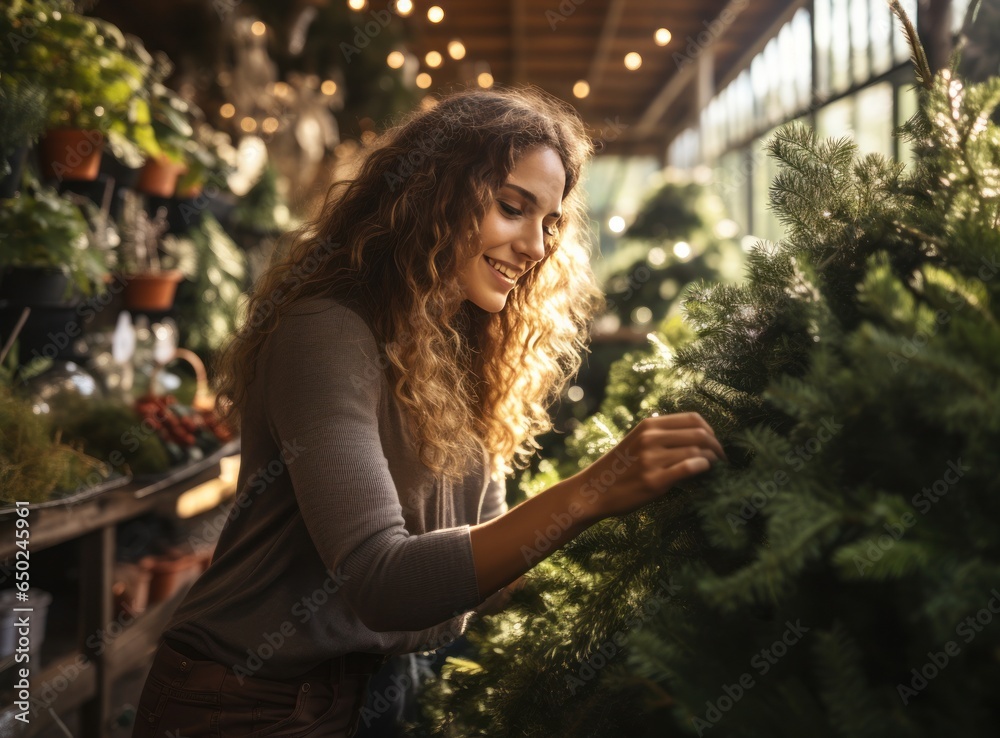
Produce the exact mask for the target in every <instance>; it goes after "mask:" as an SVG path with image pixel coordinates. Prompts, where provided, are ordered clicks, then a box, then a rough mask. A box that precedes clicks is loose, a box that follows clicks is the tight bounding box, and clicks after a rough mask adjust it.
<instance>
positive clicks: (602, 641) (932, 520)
mask: <svg viewBox="0 0 1000 738" xmlns="http://www.w3.org/2000/svg"><path fill="white" fill-rule="evenodd" d="M896 10H897V13H901V11H899V10H898V6H897V7H896ZM904 23H905V25H907V30H908V34H909V35H910V37H911V45H912V47H913V49H914V64H915V67H916V71H917V79H918V82H919V98H920V105H919V111H918V113H917V114H916V115H915V116H914V118H913V119H912V120H911V121H909V122H908V124H907V125H906V126H904V127H903V128H904V130H903V131H902V135H905V136H906V137H907V138H908V139H909V140H910V141H911V142H912V143H913V145H914V151H915V154H916V160H915V163H914V165H913V167H912V170H909V169H907V168H904V166H903V165H901V164H898V163H894V162H892V161H889V160H886V159H884V158H883V157H881V156H878V155H867V156H861V155H859V153H858V152H857V150H856V147H855V145H854V144H853V143H852V142H851V141H850V140H849V139H846V138H845V139H837V140H827V141H818V140H817V139H816V137H815V136H814V134H813V133H812V132H811V131H810V130H809V129H808V128H806V127H804V126H802V125H799V124H790V125H787V126H784V127H782V128H781V129H780V130H779V131H778V132H777V133H776V134H775V135H774V136H773V137H772V139H771V140H770V141H769V143H768V146H767V148H768V150H769V153H770V154H771V155H772V156H774V157H775V158H776V159H777V161H778V162H779V164H780V173H779V175H778V176H777V177H776V179H775V180H774V182H773V184H772V187H771V200H772V206H773V208H774V209H775V211H776V213H777V214H778V215H779V216H780V218H781V220H782V222H783V224H784V226H785V228H786V231H785V237H784V238H783V239H782V240H781V241H779V242H778V243H769V242H761V243H758V244H757V246H756V247H755V248H754V249H753V251H752V252H751V254H750V255H749V259H748V267H747V276H746V280H745V282H744V283H742V284H739V285H713V284H710V283H704V282H702V283H698V284H697V285H695V286H694V287H692V288H690V289H689V290H688V291H687V292H686V294H685V300H684V308H685V310H684V312H685V318H686V321H685V323H684V324H683V325H678V324H676V323H671V324H668V325H667V326H665V327H664V332H663V333H661V335H660V337H659V338H658V339H657V340H655V341H654V342H653V345H652V347H651V349H650V350H649V351H646V352H636V353H633V354H631V355H629V356H627V357H626V358H625V359H623V360H622V361H621V362H620V363H619V364H618V365H616V366H615V368H614V371H613V372H612V375H611V377H610V382H609V387H608V394H607V396H606V398H605V402H604V404H603V405H602V408H601V411H600V412H599V413H597V414H596V415H595V416H593V417H592V418H590V419H589V420H588V421H587V422H586V423H585V424H583V426H581V427H580V428H579V429H578V430H577V432H576V433H575V434H574V436H573V437H572V438H571V439H569V445H570V448H571V453H572V454H573V455H574V456H575V457H576V458H577V459H578V462H579V465H580V467H581V468H584V467H586V466H587V465H589V464H590V463H592V462H593V461H594V460H596V459H597V458H598V457H599V456H600V455H601V454H603V453H606V452H607V451H609V450H611V449H612V448H613V447H614V445H615V443H616V441H617V440H618V439H620V438H621V437H622V436H623V435H624V434H625V432H626V431H627V430H628V429H629V428H631V427H632V426H633V425H634V424H635V423H636V422H638V420H639V419H641V418H642V417H645V416H647V415H649V414H651V413H652V412H653V411H657V412H659V413H660V414H663V413H667V412H679V411H688V410H696V411H698V412H700V413H701V414H702V415H703V416H704V417H705V418H706V419H707V420H708V421H709V422H710V423H711V424H712V426H713V427H714V428H715V429H716V432H717V433H718V435H719V437H720V439H722V440H723V442H724V444H725V446H726V448H727V453H728V456H729V459H730V462H729V463H728V464H726V465H719V466H716V467H715V468H714V469H713V470H711V471H710V472H707V473H705V474H703V475H700V476H699V477H696V478H694V479H692V480H689V482H687V483H685V484H684V485H681V486H680V487H677V488H674V489H672V490H671V491H670V493H669V494H667V495H666V496H665V497H664V498H662V499H660V500H658V501H657V502H655V503H653V504H651V505H647V506H646V507H644V508H641V509H640V510H638V511H636V512H634V513H632V514H630V515H628V516H625V517H622V518H612V519H608V520H604V521H602V522H601V523H599V524H597V525H595V526H593V527H591V528H590V529H588V530H587V531H586V532H585V533H584V534H583V535H581V536H579V537H578V538H576V539H575V540H573V541H572V542H571V543H569V544H567V545H566V546H564V547H563V548H562V549H560V550H559V551H557V552H555V553H554V554H552V555H551V556H549V557H548V558H546V559H545V560H544V561H542V562H540V563H539V564H537V565H536V566H535V567H534V568H533V569H532V570H531V571H530V572H529V574H528V576H527V579H528V585H527V586H526V587H525V588H524V589H523V590H521V592H519V593H518V594H517V595H516V596H515V599H514V602H513V604H512V605H511V606H510V607H509V608H508V609H507V610H506V611H504V612H502V613H500V614H498V615H495V616H489V617H484V618H483V619H481V620H479V621H476V622H474V624H473V626H472V628H471V629H470V631H469V633H468V638H469V640H470V641H472V642H473V643H474V644H475V645H476V646H477V647H478V656H477V658H476V659H475V660H474V661H473V660H451V661H450V662H449V663H447V664H446V665H445V667H444V669H443V672H442V679H440V680H438V681H437V682H435V683H434V684H433V685H431V686H430V687H429V690H428V691H427V692H426V693H425V694H424V704H425V712H426V722H425V724H424V725H423V726H421V730H422V731H424V732H427V733H434V734H437V735H446V736H463V737H464V736H480V735H482V736H567V737H569V736H572V737H573V738H578V737H580V736H608V737H611V736H615V737H617V736H682V735H683V736H687V735H708V736H727V737H728V736H738V737H750V736H753V737H755V738H756V737H759V736H767V737H769V738H770V737H774V736H778V737H781V736H789V737H790V738H792V737H794V738H801V737H802V736H810V737H814V736H820V737H826V736H829V737H830V738H833V737H843V738H847V737H850V738H859V737H864V736H872V737H873V738H875V737H878V738H886V737H889V738H894V737H896V736H899V737H904V736H905V737H907V738H910V737H915V736H942V735H962V736H967V737H976V736H993V735H996V734H997V730H998V728H1000V707H998V706H997V703H996V700H995V699H994V692H995V689H996V685H997V684H1000V455H998V453H997V450H998V449H1000V411H998V408H1000V325H998V314H1000V277H998V273H1000V129H998V127H997V126H996V125H995V124H994V123H993V122H992V121H991V120H990V116H991V114H992V112H993V111H994V109H995V108H997V106H998V103H1000V78H996V77H992V78H989V79H986V80H985V81H984V82H981V83H976V84H967V83H965V82H963V81H962V80H961V79H960V78H959V77H958V76H956V74H955V72H954V69H956V68H957V60H953V62H952V64H951V67H950V68H948V69H944V70H942V71H941V72H940V73H938V74H937V75H932V74H931V73H930V70H929V69H928V67H927V64H926V59H925V57H924V56H923V53H922V50H921V49H920V46H919V43H918V42H917V41H916V38H915V34H914V33H913V31H912V27H909V26H908V22H906V21H905V19H904ZM555 481H557V477H556V474H555V471H554V469H551V468H549V470H548V471H545V470H543V471H542V472H541V473H539V474H538V475H536V476H535V477H534V478H531V479H528V480H526V483H525V485H524V490H525V492H526V493H528V494H533V493H535V492H537V491H538V490H540V489H543V488H545V487H546V486H548V485H550V484H552V483H553V482H555Z"/></svg>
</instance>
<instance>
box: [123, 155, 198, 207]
mask: <svg viewBox="0 0 1000 738" xmlns="http://www.w3.org/2000/svg"><path fill="white" fill-rule="evenodd" d="M186 170H187V167H186V166H184V165H183V164H178V163H177V162H175V161H172V160H171V159H169V158H167V157H165V156H161V157H158V158H155V159H148V160H147V161H146V164H145V166H143V168H142V171H141V172H139V183H138V184H137V185H136V186H135V188H136V189H137V190H139V192H145V193H146V194H147V195H158V196H159V197H172V196H173V194H174V189H175V188H176V187H177V179H178V178H179V177H180V176H181V175H182V174H183V173H184V172H185V171H186Z"/></svg>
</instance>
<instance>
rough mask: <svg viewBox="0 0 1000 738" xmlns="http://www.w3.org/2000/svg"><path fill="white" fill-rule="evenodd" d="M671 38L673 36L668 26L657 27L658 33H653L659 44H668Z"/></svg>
mask: <svg viewBox="0 0 1000 738" xmlns="http://www.w3.org/2000/svg"><path fill="white" fill-rule="evenodd" d="M671 38H673V36H672V34H671V33H670V31H668V30H667V29H666V28H657V29H656V33H654V34H653V40H654V41H656V45H657V46H666V45H667V44H669V43H670V39H671Z"/></svg>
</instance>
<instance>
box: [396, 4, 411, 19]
mask: <svg viewBox="0 0 1000 738" xmlns="http://www.w3.org/2000/svg"><path fill="white" fill-rule="evenodd" d="M412 12H413V3H411V2H410V0H396V13H397V14H399V15H402V16H407V15H409V14H410V13H412Z"/></svg>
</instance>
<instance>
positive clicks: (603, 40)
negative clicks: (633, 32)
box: [587, 0, 625, 91]
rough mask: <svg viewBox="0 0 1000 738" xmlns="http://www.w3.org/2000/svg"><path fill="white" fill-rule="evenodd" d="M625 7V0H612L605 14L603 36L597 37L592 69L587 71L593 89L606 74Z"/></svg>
mask: <svg viewBox="0 0 1000 738" xmlns="http://www.w3.org/2000/svg"><path fill="white" fill-rule="evenodd" d="M624 9H625V0H611V2H610V3H609V4H608V12H607V13H606V14H605V15H604V23H602V24H601V36H600V38H598V39H597V47H596V48H595V49H594V56H593V58H592V59H591V60H590V69H589V70H588V71H587V84H589V85H590V89H591V91H593V90H596V89H597V86H598V85H599V84H600V83H601V77H603V76H604V68H605V67H606V66H607V64H608V57H609V56H611V47H612V46H613V45H614V42H615V36H617V35H618V24H619V23H620V22H621V17H622V11H623V10H624Z"/></svg>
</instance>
